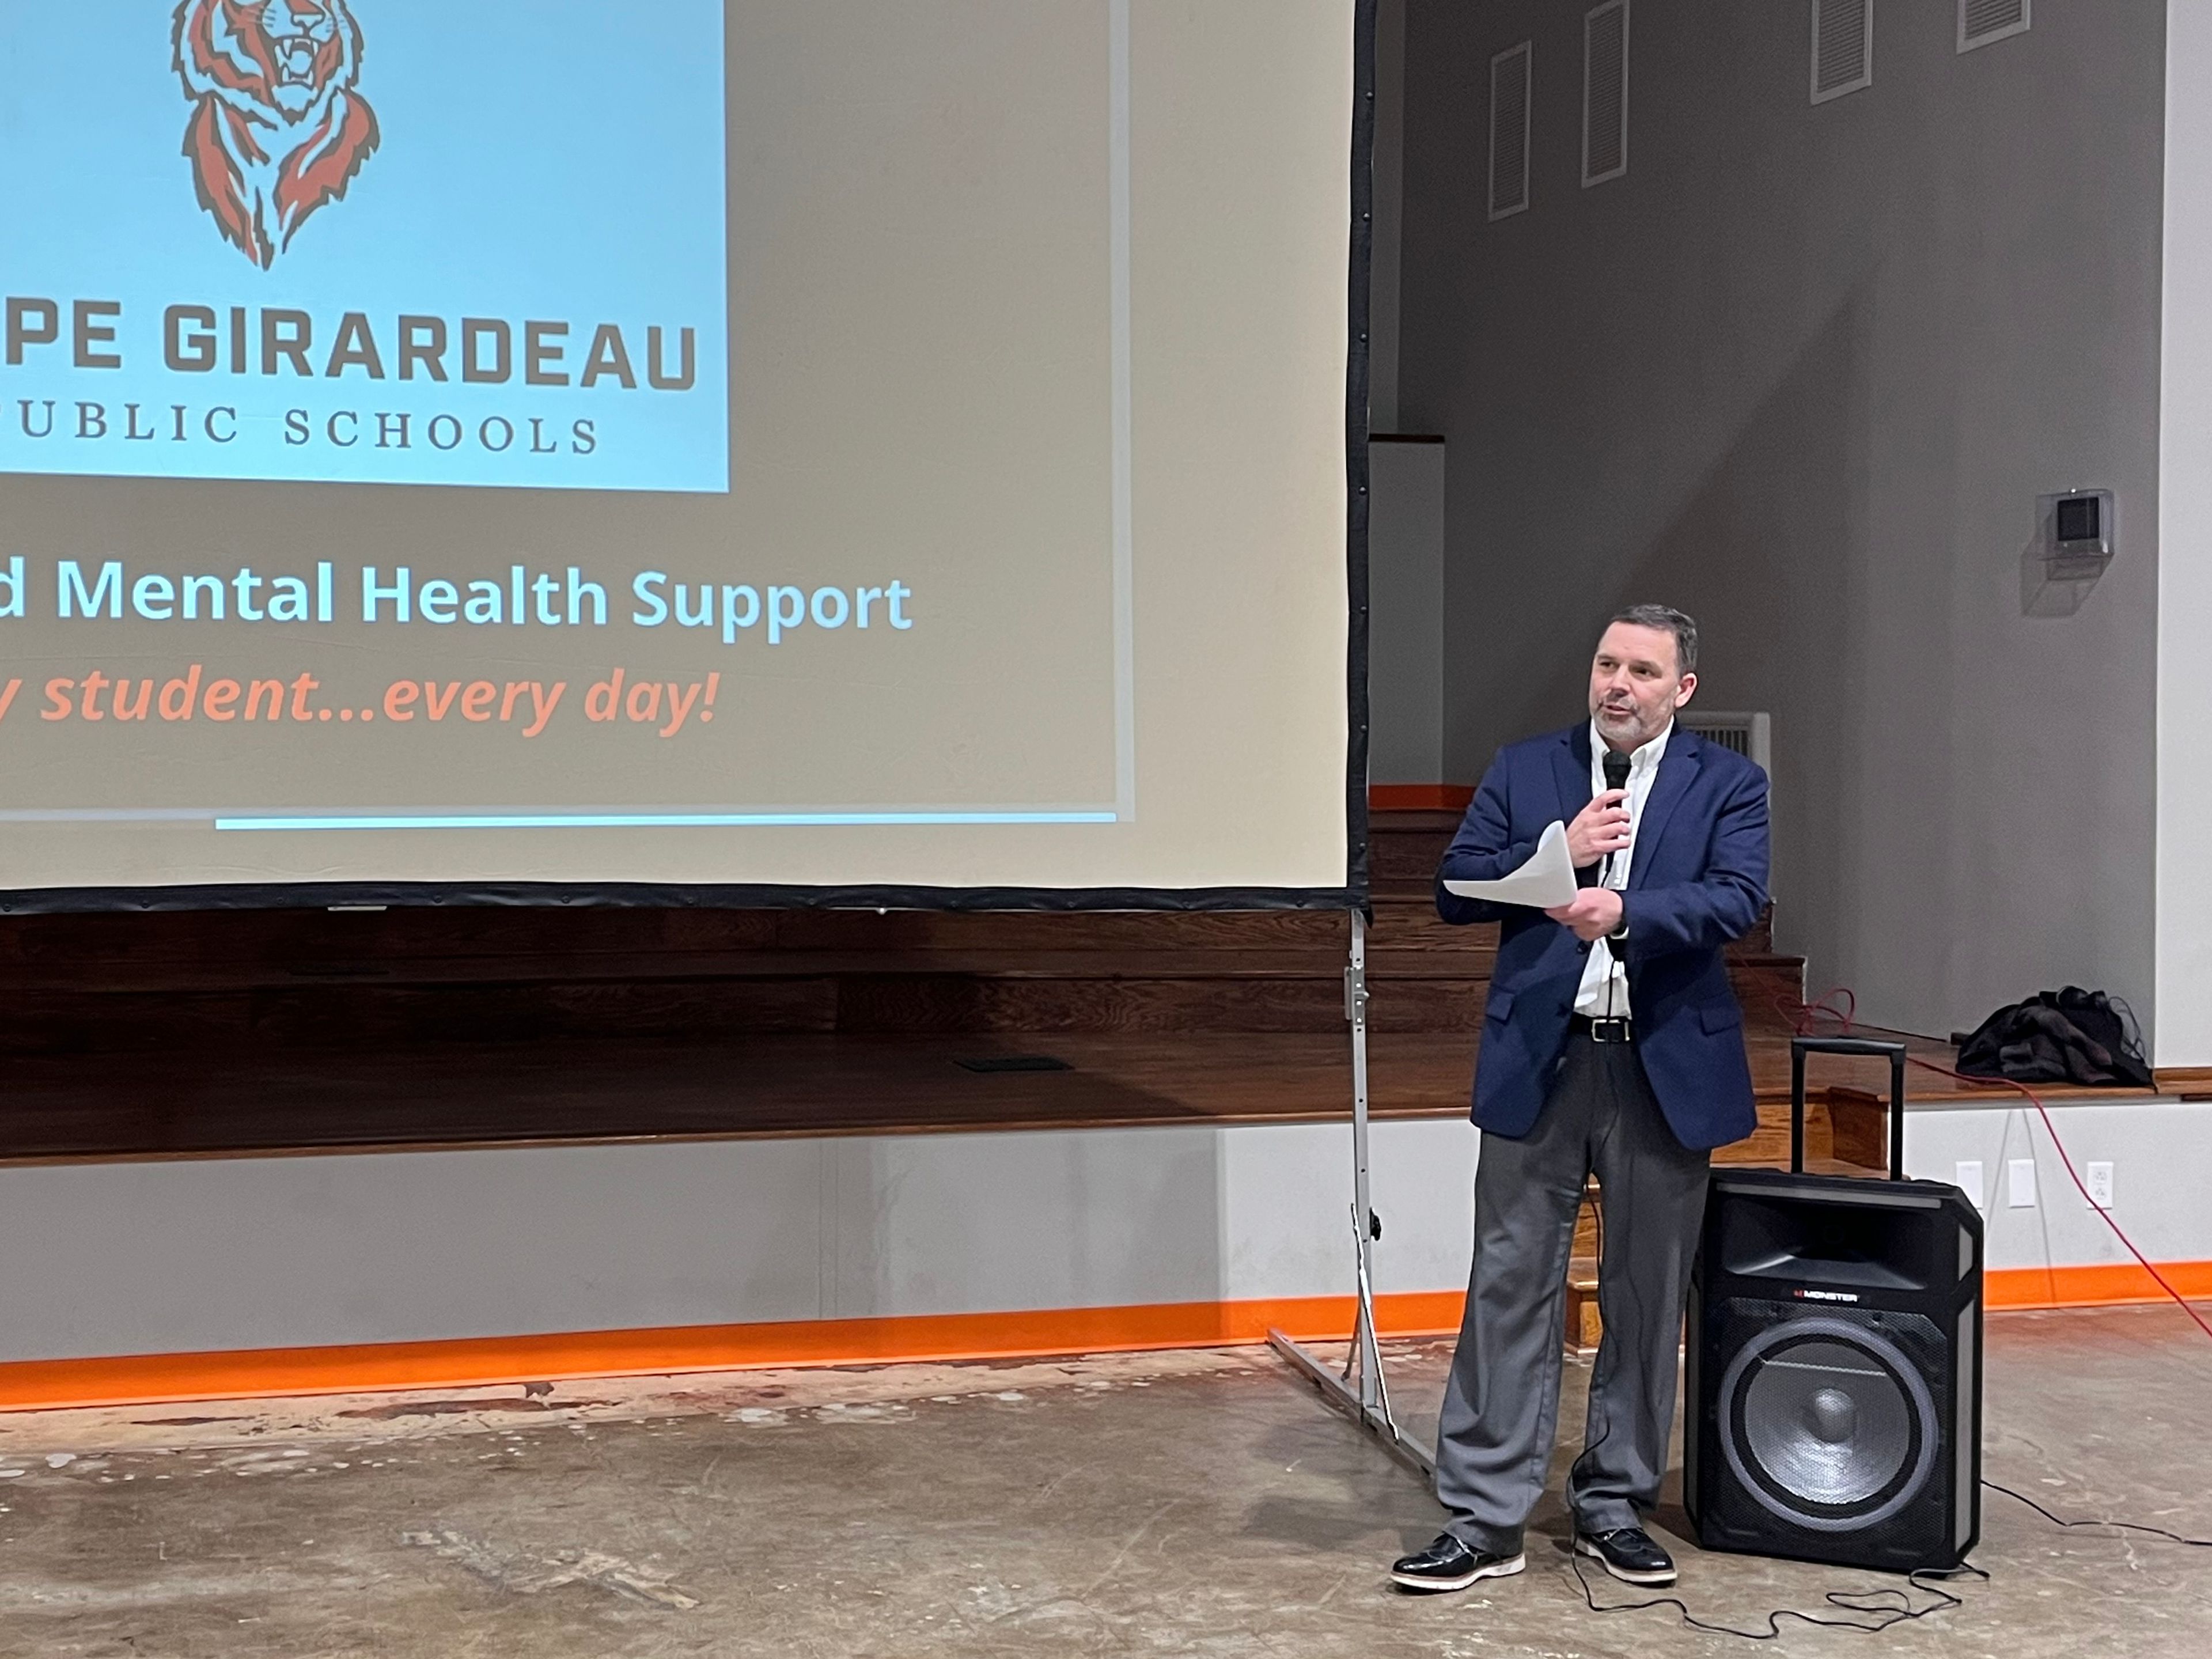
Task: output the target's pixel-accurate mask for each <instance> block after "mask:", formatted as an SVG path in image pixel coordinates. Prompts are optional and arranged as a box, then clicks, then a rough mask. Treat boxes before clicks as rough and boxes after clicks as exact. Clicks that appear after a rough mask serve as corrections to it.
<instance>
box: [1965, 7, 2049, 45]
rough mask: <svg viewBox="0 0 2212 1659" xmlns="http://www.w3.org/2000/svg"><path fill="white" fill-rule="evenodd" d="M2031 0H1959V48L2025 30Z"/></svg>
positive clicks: (2002, 37)
mask: <svg viewBox="0 0 2212 1659" xmlns="http://www.w3.org/2000/svg"><path fill="white" fill-rule="evenodd" d="M2032 3H2033V0H1959V50H1960V52H1972V50H1973V49H1974V48H1975V47H1976V46H1988V45H1989V44H1990V42H1991V41H1992V40H2005V39H2007V38H2008V37H2009V36H2012V35H2015V34H2025V33H2027V25H2028V8H2029V6H2030V5H2031V4H2032Z"/></svg>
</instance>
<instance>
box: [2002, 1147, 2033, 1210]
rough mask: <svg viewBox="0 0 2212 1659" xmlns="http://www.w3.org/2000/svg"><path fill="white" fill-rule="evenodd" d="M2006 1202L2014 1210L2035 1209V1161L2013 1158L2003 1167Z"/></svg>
mask: <svg viewBox="0 0 2212 1659" xmlns="http://www.w3.org/2000/svg"><path fill="white" fill-rule="evenodd" d="M2005 1196H2006V1200H2007V1202H2008V1203H2009V1204H2010V1205H2011V1206H2012V1207H2013V1208H2014V1209H2015V1210H2032V1209H2033V1208H2034V1207H2035V1160H2034V1159H2033V1158H2014V1159H2012V1160H2011V1161H2010V1162H2009V1163H2008V1164H2006V1165H2005Z"/></svg>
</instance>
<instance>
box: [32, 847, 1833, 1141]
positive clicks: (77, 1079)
mask: <svg viewBox="0 0 2212 1659" xmlns="http://www.w3.org/2000/svg"><path fill="white" fill-rule="evenodd" d="M1455 823H1456V818H1455V816H1454V815H1450V814H1443V813H1419V812H1411V813H1385V814H1378V815H1377V816H1376V820H1375V824H1374V836H1373V842H1374V848H1375V867H1376V872H1377V883H1376V898H1375V906H1374V926H1373V928H1372V930H1371V932H1370V947H1369V958H1368V960H1369V987H1370V995H1371V1000H1370V1024H1371V1028H1372V1030H1373V1032H1374V1034H1375V1099H1376V1109H1377V1110H1378V1112H1379V1113H1381V1114H1383V1115H1392V1114H1396V1113H1417V1114H1442V1115H1449V1114H1454V1113H1459V1112H1463V1111H1465V1109H1466V1099H1467V1090H1468V1078H1469V1075H1470V1072H1471V1066H1472V1060H1473V1054H1474V1042H1475V1039H1476V1037H1477V1036H1478V1034H1479V1033H1480V1028H1481V1022H1482V1012H1483V1007H1484V1004H1485V1001H1486V997H1487V994H1488V988H1489V982H1490V975H1491V970H1492V965H1493V963H1494V960H1495V957H1496V951H1497V930H1496V929H1495V928H1494V927H1449V926H1448V925H1446V924H1445V923H1444V922H1443V921H1441V920H1439V919H1438V918H1437V915H1436V913H1435V909H1434V904H1433V901H1432V898H1431V891H1430V885H1429V883H1430V878H1431V875H1432V873H1433V872H1434V869H1435V865H1436V860H1437V856H1438V855H1439V854H1441V852H1442V849H1443V844H1444V842H1446V841H1447V840H1448V839H1449V836H1450V833H1451V830H1452V828H1453V826H1454V824H1455ZM1349 939H1350V923H1349V920H1348V918H1347V917H1346V916H1345V915H1343V914H1342V913H1340V912H1330V911H1284V910H1277V911H1264V912H1193V911H1180V912H1178V911H1147V912H1121V913H1097V912H1075V913H1045V912H1036V911H1000V912H965V913H958V912H942V911H889V912H886V911H877V910H796V909H791V910H710V909H681V910H677V909H627V908H612V907H607V908H600V907H592V906H584V905H578V906H566V907H556V908H465V907H458V906H457V907H450V908H448V907H437V906H428V907H415V908H392V909H389V910H386V911H382V912H378V913H373V914H343V915H336V914H331V913H329V912H326V911H321V910H306V911H266V910H230V911H205V912H177V913H158V912H151V913H133V914H107V915H28V916H25V915H16V916H5V917H0V1053H5V1054H7V1055H8V1056H9V1075H10V1080H11V1086H10V1088H9V1091H8V1092H7V1094H6V1096H5V1097H4V1098H0V1157H9V1156H13V1157H25V1156H70V1155H83V1154H97V1153H136V1152H212V1151H218V1150H246V1149H266V1148H277V1147H283V1146H341V1145H344V1146H352V1145H389V1144H394V1143H399V1142H414V1141H428V1142H436V1143H440V1144H453V1143H456V1142H464V1141H475V1140H513V1139H548V1138H551V1139H566V1138H572V1137H585V1138H589V1137H594V1136H625V1135H637V1134H647V1135H661V1134H693V1133H702V1134H717V1135H721V1134H750V1133H761V1134H789V1133H809V1132H822V1133H854V1132H859V1131H863V1130H866V1131H872V1132H883V1131H896V1130H899V1129H915V1130H928V1129H934V1128H945V1127H961V1128H982V1127H1038V1126H1045V1125H1067V1124H1085V1123H1089V1124H1118V1123H1139V1122H1159V1121H1224V1122H1227V1121H1251V1120H1255V1119H1266V1120H1274V1121H1297V1120H1300V1119H1313V1118H1327V1117H1330V1116H1334V1115H1340V1114H1341V1113H1342V1112H1343V1110H1344V1109H1346V1103H1348V1100H1349V1088H1350V1084H1349V1079H1348V1075H1347V1065H1346V1061H1347V1058H1348V1045H1347V1042H1346V1030H1345V1024H1344V1003H1343V971H1344V966H1345V962H1346V951H1347V946H1348V944H1349ZM1729 966H1730V970H1731V974H1732V976H1733V978H1734V980H1735V987H1736V991H1737V994H1738V996H1739V998H1740V999H1741V1000H1742V1002H1743V1005H1744V1008H1745V1012H1746V1020H1747V1027H1748V1028H1749V1029H1751V1030H1753V1031H1754V1032H1763V1033H1765V1034H1766V1035H1767V1036H1770V1037H1771V1036H1778V1035H1779V1034H1781V1033H1782V1032H1784V1030H1786V1024H1785V1020H1784V1012H1783V1010H1784V1007H1785V1006H1789V1005H1790V1003H1791V1002H1792V1000H1794V999H1795V998H1796V996H1798V995H1799V994H1802V963H1800V962H1799V961H1798V960H1797V959H1796V958H1795V957H1786V956H1778V955H1776V954H1774V953H1773V951H1772V948H1771V934H1770V933H1767V932H1766V931H1765V928H1764V927H1762V929H1761V930H1760V931H1759V933H1756V934H1755V935H1754V936H1753V938H1751V939H1746V940H1744V941H1743V942H1742V943H1741V945H1738V946H1737V947H1736V948H1735V950H1734V951H1732V952H1731V954H1730V957H1729ZM1028 1049H1042V1050H1043V1051H1045V1052H1048V1053H1051V1054H1057V1055H1060V1056H1062V1057H1064V1058H1066V1060H1068V1061H1069V1062H1070V1063H1071V1065H1072V1066H1073V1070H1072V1071H1070V1072H1068V1073H1053V1074H1036V1075H1030V1076H1026V1077H1024V1076H1015V1077H1012V1078H1009V1077H1005V1076H996V1077H979V1076H977V1075H976V1074H975V1073H969V1072H965V1071H963V1070H961V1069H960V1068H959V1067H958V1066H956V1065H955V1064H954V1063H953V1062H954V1060H957V1059H958V1058H961V1057H963V1056H964V1057H970V1058H974V1057H980V1056H982V1055H987V1054H1005V1053H1018V1052H1021V1051H1024V1050H1028ZM1847 1115H1848V1114H1847ZM1844 1139H1846V1140H1849V1139H1850V1133H1849V1132H1847V1133H1845V1134H1844ZM1853 1144H1856V1142H1854V1143H1853Z"/></svg>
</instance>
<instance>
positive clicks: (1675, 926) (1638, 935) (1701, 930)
mask: <svg viewBox="0 0 2212 1659" xmlns="http://www.w3.org/2000/svg"><path fill="white" fill-rule="evenodd" d="M1767 860H1768V843H1767V823H1766V774H1765V772H1763V771H1761V770H1760V769H1759V768H1758V767H1756V766H1753V767H1747V768H1746V769H1744V772H1743V774H1742V775H1741V778H1740V779H1739V780H1738V781H1737V782H1736V783H1735V786H1734V787H1731V788H1730V789H1729V792H1728V793H1727V794H1726V795H1725V796H1724V797H1723V799H1722V801H1721V805H1720V811H1719V813H1718V815H1717V818H1716V820H1715V823H1714V826H1713V838H1712V842H1711V848H1710V850H1709V851H1708V852H1707V854H1706V856H1705V873H1704V874H1703V875H1702V876H1700V877H1699V878H1698V879H1697V880H1695V881H1685V882H1676V883H1673V884H1669V885H1668V886H1664V887H1638V888H1631V889H1630V890H1628V891H1626V892H1625V893H1623V894H1622V895H1621V905H1622V915H1623V917H1624V919H1625V921H1626V926H1627V929H1628V936H1627V939H1626V941H1625V943H1626V946H1627V959H1628V960H1629V961H1631V962H1635V961H1638V960H1641V959H1643V958H1644V957H1656V956H1664V955H1666V954H1667V953H1668V952H1669V951H1717V950H1718V949H1719V948H1720V947H1721V946H1722V945H1726V944H1728V943H1729V941H1730V940H1732V939H1741V938H1742V937H1743V936H1744V935H1745V934H1746V933H1749V932H1750V931H1751V930H1752V927H1753V924H1754V923H1756V922H1757V921H1758V920H1759V914H1760V913H1761V912H1762V911H1764V910H1765V908H1766V871H1767Z"/></svg>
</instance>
